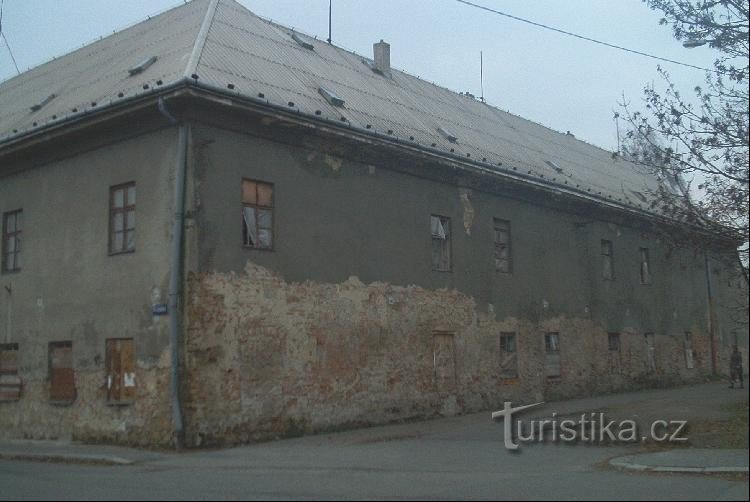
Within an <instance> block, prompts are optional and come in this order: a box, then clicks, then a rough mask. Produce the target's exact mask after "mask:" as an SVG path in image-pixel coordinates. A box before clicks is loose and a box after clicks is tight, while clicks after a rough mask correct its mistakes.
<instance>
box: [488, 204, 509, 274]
mask: <svg viewBox="0 0 750 502" xmlns="http://www.w3.org/2000/svg"><path fill="white" fill-rule="evenodd" d="M492 224H493V229H494V231H495V270H496V271H497V272H500V273H503V274H510V273H511V270H512V269H511V254H510V222H509V221H506V220H499V219H497V218H494V219H493V221H492Z"/></svg>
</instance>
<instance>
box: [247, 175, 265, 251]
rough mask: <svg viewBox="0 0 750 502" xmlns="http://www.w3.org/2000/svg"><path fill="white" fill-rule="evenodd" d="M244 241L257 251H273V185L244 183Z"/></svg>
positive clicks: (256, 182)
mask: <svg viewBox="0 0 750 502" xmlns="http://www.w3.org/2000/svg"><path fill="white" fill-rule="evenodd" d="M242 240H243V243H244V245H245V246H247V247H251V248H255V249H273V184H271V183H264V182H262V181H253V180H243V181H242Z"/></svg>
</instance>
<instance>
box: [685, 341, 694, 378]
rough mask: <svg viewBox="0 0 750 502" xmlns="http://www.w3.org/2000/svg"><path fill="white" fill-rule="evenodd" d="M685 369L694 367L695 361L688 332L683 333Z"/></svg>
mask: <svg viewBox="0 0 750 502" xmlns="http://www.w3.org/2000/svg"><path fill="white" fill-rule="evenodd" d="M684 343H685V367H686V368H687V369H689V370H691V369H693V368H694V367H695V359H694V358H693V335H692V334H691V333H690V332H685V342H684Z"/></svg>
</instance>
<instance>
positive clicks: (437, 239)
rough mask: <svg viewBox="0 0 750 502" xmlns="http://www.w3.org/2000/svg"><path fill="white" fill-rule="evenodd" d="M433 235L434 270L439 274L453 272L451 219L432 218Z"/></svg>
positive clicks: (435, 216) (431, 230)
mask: <svg viewBox="0 0 750 502" xmlns="http://www.w3.org/2000/svg"><path fill="white" fill-rule="evenodd" d="M430 233H431V234H432V269H433V270H437V271H439V272H449V271H450V270H451V219H450V218H446V217H445V216H438V215H434V214H433V215H432V216H430Z"/></svg>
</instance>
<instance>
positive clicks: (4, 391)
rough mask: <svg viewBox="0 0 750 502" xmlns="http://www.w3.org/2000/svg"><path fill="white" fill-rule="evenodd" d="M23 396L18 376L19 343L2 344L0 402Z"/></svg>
mask: <svg viewBox="0 0 750 502" xmlns="http://www.w3.org/2000/svg"><path fill="white" fill-rule="evenodd" d="M20 397H21V379H20V378H19V376H18V344H17V343H3V344H0V402H3V401H17V400H18V399H20Z"/></svg>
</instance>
